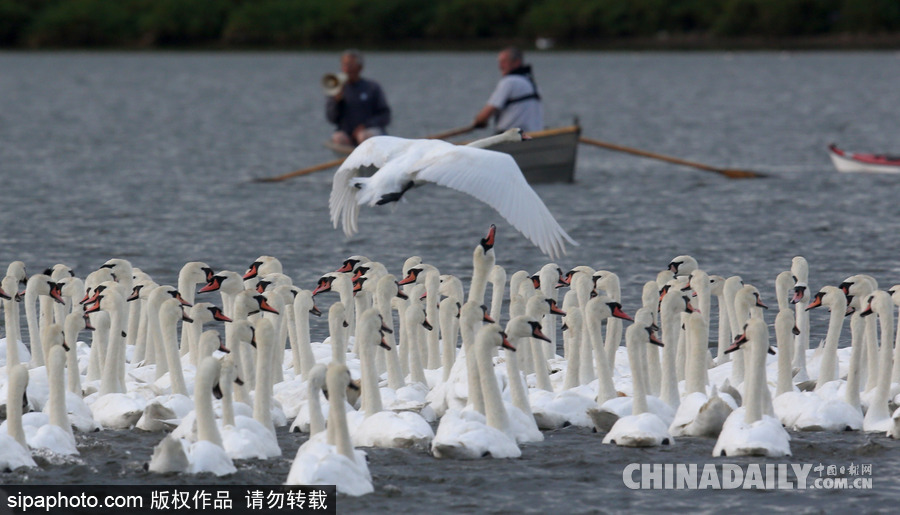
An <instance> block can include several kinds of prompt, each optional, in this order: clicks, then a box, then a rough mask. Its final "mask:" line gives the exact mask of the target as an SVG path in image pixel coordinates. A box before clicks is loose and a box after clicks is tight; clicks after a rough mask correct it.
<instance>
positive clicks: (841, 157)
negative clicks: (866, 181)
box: [828, 143, 900, 173]
mask: <svg viewBox="0 0 900 515" xmlns="http://www.w3.org/2000/svg"><path fill="white" fill-rule="evenodd" d="M828 155H829V156H831V161H832V162H833V163H834V166H835V168H837V170H838V171H839V172H871V173H900V156H889V155H885V154H862V153H858V152H847V151H845V150H841V149H839V148H838V147H837V145H835V144H834V143H832V144H831V145H828Z"/></svg>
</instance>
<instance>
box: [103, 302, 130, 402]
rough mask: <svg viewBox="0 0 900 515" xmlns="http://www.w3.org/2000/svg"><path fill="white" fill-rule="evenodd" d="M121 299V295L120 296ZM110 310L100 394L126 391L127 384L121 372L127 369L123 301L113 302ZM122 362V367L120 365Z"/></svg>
mask: <svg viewBox="0 0 900 515" xmlns="http://www.w3.org/2000/svg"><path fill="white" fill-rule="evenodd" d="M119 299H121V297H119ZM111 304H112V305H113V307H112V309H111V310H110V311H109V338H108V339H107V342H108V343H107V347H108V348H107V350H106V360H105V361H104V363H103V377H101V378H100V395H105V394H107V393H125V384H124V382H123V381H122V378H121V377H120V374H119V369H120V368H121V369H122V372H123V375H124V369H125V349H123V348H122V344H123V343H124V341H123V340H122V316H121V313H120V311H121V309H122V307H123V306H121V305H120V304H122V303H121V302H111ZM120 362H121V367H120Z"/></svg>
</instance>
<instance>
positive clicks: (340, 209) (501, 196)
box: [328, 129, 577, 259]
mask: <svg viewBox="0 0 900 515" xmlns="http://www.w3.org/2000/svg"><path fill="white" fill-rule="evenodd" d="M522 139H523V135H522V131H521V130H519V129H510V130H508V131H506V132H504V133H501V134H497V135H495V136H491V137H489V138H484V139H481V140H478V141H474V142H472V143H470V144H469V145H464V146H460V145H454V144H452V143H449V142H446V141H441V140H435V139H405V138H398V137H395V136H376V137H373V138H369V139H367V140H365V141H364V142H362V143H361V144H360V145H359V146H358V147H356V149H354V150H353V152H352V153H351V154H350V155H349V156H348V157H347V159H346V160H345V161H344V164H342V165H341V167H340V168H338V170H337V172H335V174H334V182H333V183H332V187H331V197H330V199H329V201H328V205H329V208H330V210H331V221H332V222H333V223H334V227H335V228H337V226H338V224H339V223H340V224H342V226H343V229H344V233H345V234H346V235H347V236H350V235H352V234H353V233H355V232H356V231H357V230H358V227H357V220H358V218H359V207H360V206H362V205H364V204H368V205H370V206H376V205H383V204H388V203H390V202H397V201H399V200H400V198H401V197H402V196H403V194H405V193H406V192H407V191H409V189H411V188H413V187H414V186H417V185H419V184H422V183H434V184H438V185H441V186H446V187H448V188H452V189H454V190H457V191H461V192H463V193H467V194H469V195H472V196H473V197H475V198H477V199H478V200H480V201H482V202H484V203H485V204H488V205H489V206H491V207H493V208H494V209H496V210H497V212H499V213H500V214H501V215H502V216H503V217H504V218H506V220H507V221H509V223H510V224H512V226H513V227H515V228H516V229H518V230H519V231H520V232H521V233H522V234H523V235H525V237H526V238H528V239H529V240H531V242H532V243H534V244H535V245H537V246H538V247H539V248H540V249H541V251H543V252H544V253H545V254H547V255H548V256H550V258H552V259H555V258H557V257H559V256H560V255H562V254H565V253H566V246H565V244H566V242H567V241H568V242H569V243H571V244H572V245H577V243H576V242H575V241H574V240H573V239H572V238H571V237H569V235H568V234H566V231H564V230H563V228H562V227H560V225H559V223H557V221H556V219H555V218H553V215H552V214H550V211H549V210H548V209H547V206H545V205H544V203H543V201H541V199H540V197H538V195H537V193H535V192H534V190H533V189H531V186H529V185H528V182H527V181H526V180H525V177H524V176H523V175H522V171H521V170H520V169H519V166H518V165H517V164H516V162H515V160H514V159H513V158H512V156H510V155H509V154H505V153H502V152H495V151H493V150H487V149H486V148H483V147H487V146H490V145H493V144H497V143H500V142H502V141H521V140H522ZM366 166H374V167H376V168H378V171H377V172H376V173H375V174H374V175H372V176H371V177H360V170H361V169H362V168H364V167H366Z"/></svg>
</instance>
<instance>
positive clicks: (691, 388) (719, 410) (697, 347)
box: [669, 271, 737, 436]
mask: <svg viewBox="0 0 900 515" xmlns="http://www.w3.org/2000/svg"><path fill="white" fill-rule="evenodd" d="M696 272H697V271H695V272H694V273H696ZM685 325H686V326H687V327H686V331H687V337H686V340H687V346H688V349H687V354H688V356H687V359H686V363H685V369H686V371H685V376H686V377H685V396H684V397H682V398H681V403H680V404H679V405H678V411H676V412H675V418H674V419H673V420H672V423H671V424H670V425H669V432H670V433H671V434H672V435H673V436H682V435H687V436H718V435H719V431H721V430H722V424H724V423H725V420H726V419H727V418H728V415H730V414H731V412H732V410H734V408H736V407H737V405H736V404H735V403H734V401H733V400H732V401H731V402H728V400H726V399H725V398H723V397H722V396H721V395H719V394H718V392H717V390H716V387H715V386H713V387H712V390H711V391H710V393H709V394H708V395H707V390H706V389H707V383H708V380H707V377H706V366H707V346H708V343H707V342H708V340H709V338H708V336H709V328H708V327H707V326H706V321H705V320H704V318H703V314H702V313H700V312H696V311H695V312H694V313H691V314H690V315H688V319H687V323H686V324H685ZM729 397H730V396H729Z"/></svg>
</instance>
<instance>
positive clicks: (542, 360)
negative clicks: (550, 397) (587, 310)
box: [526, 302, 555, 392]
mask: <svg viewBox="0 0 900 515" xmlns="http://www.w3.org/2000/svg"><path fill="white" fill-rule="evenodd" d="M541 304H542V303H541V302H536V303H533V304H531V306H532V307H534V306H541ZM546 305H547V304H543V306H544V307H545V306H546ZM526 311H528V309H527V307H526ZM527 314H528V316H531V317H532V318H535V319H537V320H541V314H540V313H536V312H532V313H527ZM544 315H545V316H544V317H543V320H548V319H549V320H553V315H550V314H548V313H544ZM541 327H546V325H545V324H544V323H543V322H542V323H541ZM554 327H555V326H554ZM548 331H549V329H548ZM527 342H528V349H530V350H531V366H532V367H533V371H534V377H535V382H536V383H537V387H538V389H540V390H545V391H548V392H552V391H553V385H552V384H551V383H550V372H549V371H548V368H549V366H548V364H547V356H546V355H545V354H544V350H545V342H544V341H542V340H538V339H537V338H528V339H527Z"/></svg>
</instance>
